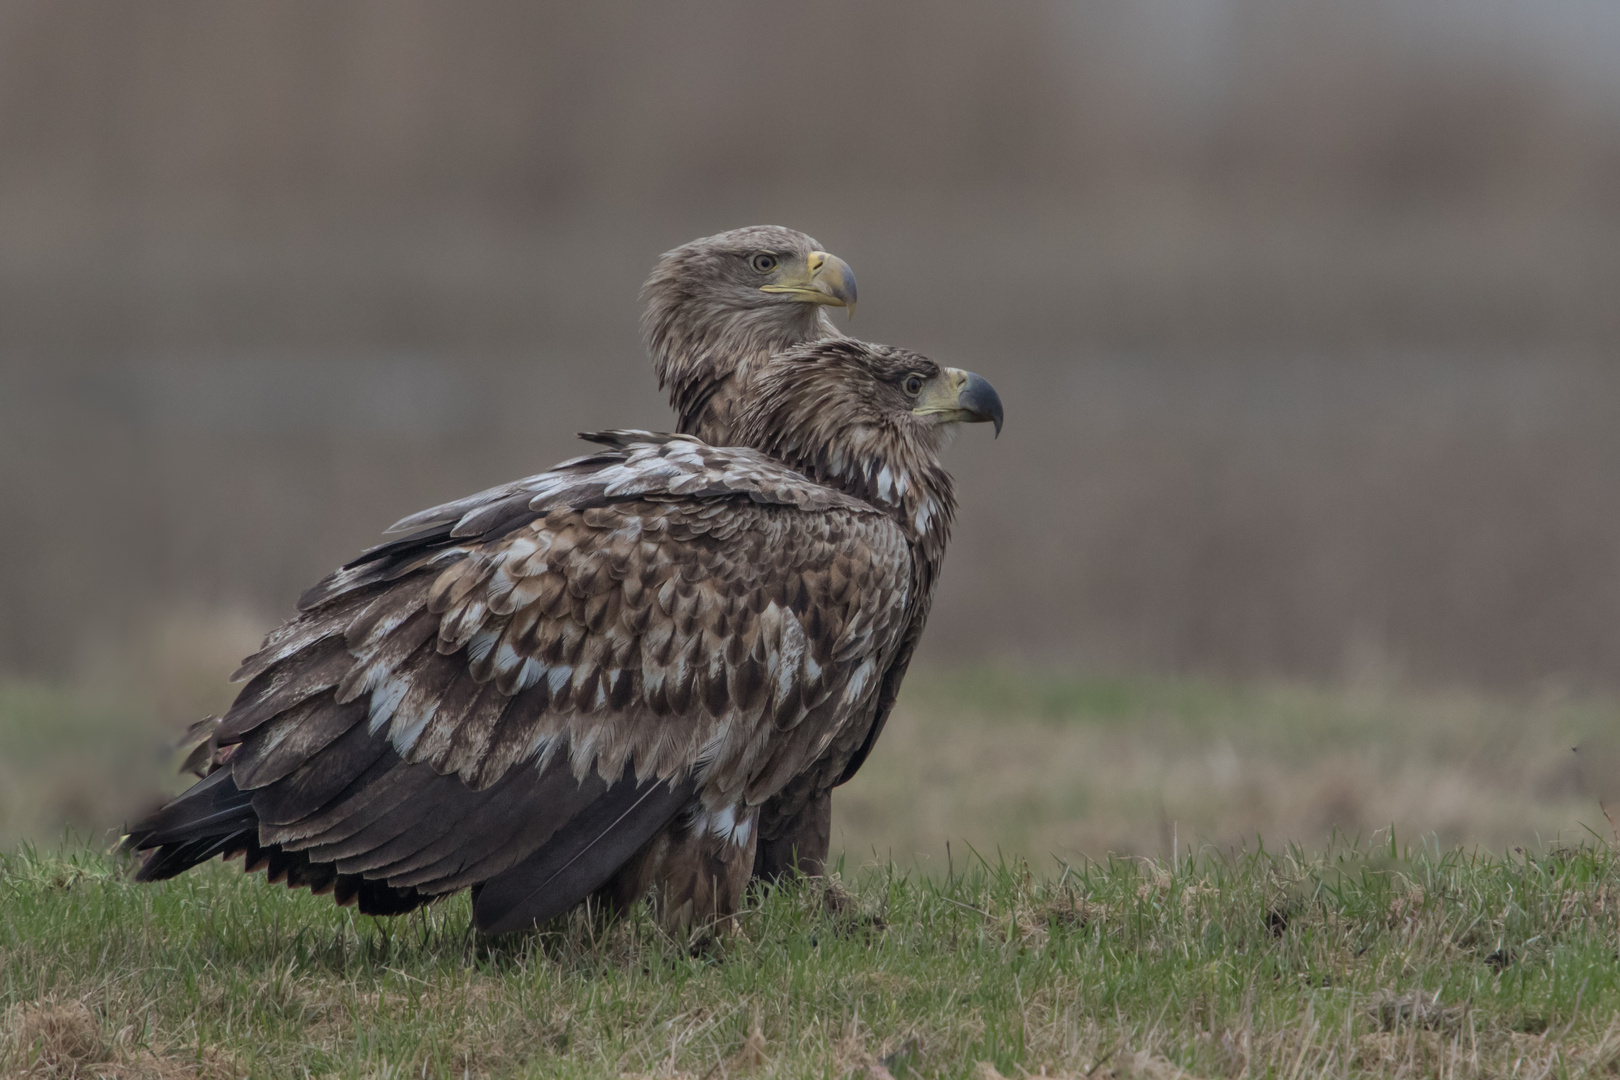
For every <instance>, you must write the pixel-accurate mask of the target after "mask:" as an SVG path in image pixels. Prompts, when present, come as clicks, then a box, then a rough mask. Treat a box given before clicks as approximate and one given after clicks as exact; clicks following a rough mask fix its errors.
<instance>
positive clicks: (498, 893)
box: [473, 777, 694, 934]
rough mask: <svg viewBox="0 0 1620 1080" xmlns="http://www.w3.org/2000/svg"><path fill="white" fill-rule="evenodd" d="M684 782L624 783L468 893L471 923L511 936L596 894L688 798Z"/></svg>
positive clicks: (687, 783)
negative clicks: (472, 920) (471, 906)
mask: <svg viewBox="0 0 1620 1080" xmlns="http://www.w3.org/2000/svg"><path fill="white" fill-rule="evenodd" d="M693 791H694V785H693V783H692V781H690V780H686V781H683V782H682V783H680V784H676V785H674V786H671V785H670V784H668V783H665V782H664V781H662V780H649V781H647V782H645V783H641V784H637V783H634V782H633V781H632V780H631V779H629V778H628V777H626V778H625V779H622V780H620V781H619V782H618V783H617V784H614V785H613V786H612V787H611V788H609V789H608V791H607V793H606V794H605V795H603V796H602V797H601V798H600V799H597V800H596V801H595V802H593V803H592V804H591V805H590V806H588V807H586V808H585V809H584V810H583V811H581V812H580V813H579V814H578V815H577V816H575V817H574V818H573V819H572V820H570V821H569V822H568V824H567V825H564V826H563V827H562V828H561V829H559V830H558V831H557V834H556V835H555V836H553V837H552V838H551V839H550V840H548V841H546V843H545V845H544V846H543V847H541V848H540V850H538V851H536V852H535V853H534V854H533V855H530V856H529V857H528V858H526V859H524V860H523V861H522V862H520V863H518V864H517V865H516V866H514V867H512V868H511V869H510V870H506V871H504V872H502V873H499V874H496V875H495V876H494V877H492V878H490V879H489V880H488V881H486V882H485V883H484V884H482V885H480V886H477V887H476V888H475V889H474V892H473V919H474V921H476V922H477V924H478V928H479V929H480V930H483V931H485V932H486V933H491V934H509V933H512V932H514V931H517V930H523V929H526V928H528V927H530V926H533V925H535V924H537V923H542V922H545V921H546V920H548V919H552V918H555V917H556V916H558V915H561V914H562V913H563V912H565V911H567V910H568V909H569V908H571V907H573V906H574V905H575V904H577V903H579V902H580V901H581V900H583V899H585V898H586V897H587V896H589V895H590V894H591V893H593V892H595V891H596V890H597V889H599V888H600V887H601V886H602V885H603V884H604V883H605V882H606V881H607V880H608V879H609V878H610V877H612V876H613V874H614V873H615V872H617V871H618V870H619V868H620V867H622V866H623V865H624V863H625V861H626V860H628V859H629V858H630V856H632V855H634V854H635V853H636V851H637V850H638V849H639V848H640V847H641V845H643V844H645V843H646V842H647V841H648V840H650V839H651V838H652V836H653V834H654V833H656V832H657V831H658V830H659V829H661V828H663V827H664V826H665V825H667V824H668V823H669V821H670V819H671V818H673V817H674V816H675V815H676V814H677V813H679V812H680V811H681V809H682V807H684V806H686V804H687V803H689V802H690V801H691V799H692V793H693Z"/></svg>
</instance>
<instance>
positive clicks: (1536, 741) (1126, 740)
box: [0, 627, 1620, 876]
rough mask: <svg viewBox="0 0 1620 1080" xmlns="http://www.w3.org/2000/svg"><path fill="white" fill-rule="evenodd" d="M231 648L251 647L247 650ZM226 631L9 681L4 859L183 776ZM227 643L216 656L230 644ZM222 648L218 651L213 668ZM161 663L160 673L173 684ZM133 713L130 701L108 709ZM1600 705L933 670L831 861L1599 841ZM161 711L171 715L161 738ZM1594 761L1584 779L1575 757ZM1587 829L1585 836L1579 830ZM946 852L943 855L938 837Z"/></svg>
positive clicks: (2, 725) (1607, 780) (112, 818)
mask: <svg viewBox="0 0 1620 1080" xmlns="http://www.w3.org/2000/svg"><path fill="white" fill-rule="evenodd" d="M236 636H238V637H240V636H242V635H241V634H238V635H236ZM231 637H232V635H231V634H229V633H226V632H225V631H223V630H221V629H219V628H218V627H216V628H215V629H214V630H213V631H212V637H211V638H210V642H211V644H210V642H205V641H203V640H199V638H198V636H197V635H196V634H195V633H191V634H188V635H181V636H179V637H177V639H176V641H174V642H172V643H171V646H170V648H169V649H168V650H167V651H165V650H163V649H159V648H157V647H156V646H154V650H153V654H154V656H157V657H160V658H161V657H163V656H166V655H171V654H172V653H174V652H177V651H180V650H186V649H189V650H194V651H195V652H196V653H197V654H198V655H197V656H196V657H194V658H193V662H192V663H190V664H189V665H187V664H182V663H180V662H179V661H178V660H176V661H172V662H166V661H163V660H162V659H158V660H155V661H154V662H153V663H154V665H155V666H156V667H157V668H158V669H159V670H157V671H148V672H146V673H145V676H146V677H145V680H144V681H142V682H140V683H139V684H138V685H139V692H132V693H126V694H125V695H123V697H122V699H119V700H117V701H115V699H114V698H113V696H112V693H111V691H110V690H102V691H97V690H94V689H88V690H79V691H66V690H60V689H53V688H51V687H48V686H44V685H40V684H30V683H19V682H13V683H7V684H0V850H3V849H4V848H9V847H13V846H15V845H16V844H17V843H18V842H19V841H25V840H26V841H32V842H36V843H46V844H54V843H57V842H59V841H60V840H61V838H62V836H63V830H64V829H70V828H71V829H72V830H74V831H75V834H76V835H77V836H79V837H82V838H86V839H89V840H92V841H94V842H96V843H102V842H104V841H106V840H108V839H109V838H110V837H111V836H112V835H113V830H115V829H116V828H117V826H118V825H119V824H120V823H121V822H122V821H123V820H125V818H126V816H127V815H128V814H130V813H133V812H138V811H139V810H140V809H142V808H144V806H145V805H146V804H147V802H148V800H150V799H152V798H154V797H156V796H157V795H158V794H159V793H160V792H162V791H172V790H175V786H176V785H177V784H179V783H182V782H183V781H182V780H181V779H180V778H178V777H176V776H174V775H173V772H172V768H173V761H172V757H171V755H170V753H169V751H168V749H167V746H168V740H170V739H172V738H173V737H174V736H175V735H177V734H178V732H179V730H180V727H182V726H183V725H184V723H186V722H189V721H190V720H192V719H195V718H196V717H198V716H201V715H203V714H205V713H206V712H209V711H213V710H218V709H220V708H222V707H223V706H224V705H225V704H226V703H227V702H228V700H229V695H230V687H228V686H227V685H226V684H224V683H223V681H221V680H220V678H219V674H220V673H221V672H223V671H228V670H229V669H230V666H231V665H230V660H229V659H227V657H226V654H229V653H231V652H232V651H233V650H238V651H241V652H245V651H247V650H246V648H245V647H242V646H241V645H240V642H232V641H231V640H230V638H231ZM221 639H224V640H221ZM216 653H217V654H219V655H218V656H215V655H214V654H216ZM165 663H168V669H167V670H163V668H164V665H165ZM130 700H134V701H136V702H138V704H134V705H130V704H123V703H120V701H125V702H127V701H130ZM1617 710H1620V703H1617V702H1616V701H1615V700H1614V699H1612V698H1608V697H1596V696H1577V695H1560V694H1558V693H1556V692H1552V691H1548V692H1546V693H1544V694H1542V695H1540V696H1538V697H1525V698H1514V697H1508V696H1490V695H1482V694H1474V693H1461V692H1458V693H1439V692H1418V691H1409V690H1396V689H1388V688H1381V687H1378V686H1367V687H1363V688H1359V689H1358V688H1349V689H1345V688H1339V689H1327V688H1312V687H1309V686H1301V685H1289V684H1281V683H1252V684H1222V683H1217V682H1202V681H1196V680H1172V679H1158V678H1140V679H1076V678H1065V677H1063V676H1061V675H1057V674H1053V673H1050V672H1048V673H1040V672H1036V671H1019V670H1016V669H1009V668H996V667H976V668H973V667H970V668H963V669H954V670H952V669H945V668H938V667H933V668H929V667H925V668H923V669H921V670H916V671H914V672H913V673H912V674H911V676H910V678H908V679H907V682H906V689H905V693H904V695H903V696H902V699H901V703H900V706H899V708H898V710H897V711H896V713H895V715H894V717H893V718H892V720H891V722H890V724H889V726H888V729H887V730H886V731H885V732H884V735H883V738H882V740H881V741H880V742H879V744H878V748H877V750H876V752H875V753H874V754H873V756H872V758H871V760H870V761H869V762H868V763H867V765H866V766H865V768H863V769H862V771H861V772H860V774H859V775H858V776H857V777H856V779H855V780H854V781H853V782H851V783H850V784H848V785H846V786H845V787H843V788H841V789H840V790H839V792H838V794H837V797H836V798H835V800H834V805H835V818H834V846H835V848H841V849H842V851H843V852H844V855H845V865H846V867H848V868H853V867H855V866H859V865H861V864H864V863H867V862H872V861H874V860H877V861H880V862H887V861H889V860H890V859H892V860H894V861H895V862H896V863H898V864H899V865H902V866H906V867H915V868H917V869H920V870H921V871H923V872H925V873H927V874H930V875H934V876H937V875H940V874H944V873H947V872H948V870H949V864H950V863H951V862H953V861H954V862H955V863H956V865H958V866H960V865H963V864H964V862H963V860H966V859H968V858H970V857H971V855H970V852H972V851H977V852H979V853H981V854H983V855H985V856H987V857H989V858H992V859H994V858H995V857H996V855H997V853H998V852H999V853H1003V854H1006V855H1008V856H1027V857H1028V858H1029V859H1030V860H1031V862H1032V865H1033V866H1034V867H1035V868H1036V870H1037V871H1038V872H1040V873H1043V874H1045V873H1052V872H1055V871H1056V868H1057V866H1058V863H1057V862H1055V861H1054V859H1061V860H1069V861H1074V860H1076V859H1079V858H1082V857H1090V858H1094V859H1095V858H1103V857H1105V856H1107V855H1108V854H1109V853H1116V854H1133V855H1155V854H1162V855H1165V856H1168V855H1169V853H1170V851H1171V849H1172V846H1173V845H1174V846H1175V847H1176V848H1177V849H1179V850H1180V851H1182V852H1183V853H1185V852H1186V851H1187V850H1188V847H1189V845H1190V846H1192V847H1194V848H1197V847H1199V846H1202V845H1214V846H1216V847H1217V848H1220V849H1223V850H1224V849H1230V848H1233V847H1242V846H1244V845H1248V846H1249V847H1253V846H1254V844H1255V843H1256V841H1257V838H1258V839H1263V842H1264V843H1265V844H1267V845H1268V846H1273V847H1275V846H1278V845H1283V844H1287V843H1289V842H1294V843H1298V844H1301V845H1304V846H1305V847H1306V848H1308V849H1320V848H1322V847H1324V846H1325V845H1326V844H1327V843H1328V841H1329V838H1330V836H1331V835H1332V834H1333V833H1334V832H1337V833H1339V834H1341V835H1342V836H1347V837H1350V838H1355V837H1358V836H1359V837H1360V838H1362V839H1363V840H1365V841H1369V842H1370V841H1372V840H1374V839H1379V840H1383V839H1387V837H1388V832H1387V830H1388V829H1389V828H1390V827H1391V826H1393V827H1394V830H1395V835H1396V837H1397V838H1398V839H1399V840H1401V841H1403V842H1404V841H1408V840H1411V841H1416V840H1417V839H1418V838H1419V837H1420V836H1422V837H1426V838H1428V840H1429V842H1431V843H1438V844H1439V845H1440V846H1441V847H1442V848H1447V847H1451V846H1454V845H1465V846H1470V847H1475V846H1477V847H1479V848H1481V849H1483V850H1487V851H1494V852H1497V853H1500V852H1502V851H1504V850H1506V849H1508V848H1511V847H1515V846H1521V847H1525V848H1528V849H1532V850H1535V849H1539V848H1540V847H1541V846H1543V845H1544V844H1549V843H1554V842H1564V843H1567V842H1571V841H1576V840H1581V839H1591V838H1592V836H1593V834H1594V833H1596V834H1598V835H1600V836H1602V837H1604V838H1609V837H1610V836H1611V826H1610V825H1609V823H1608V822H1607V821H1606V820H1605V819H1604V816H1603V813H1602V811H1601V809H1600V806H1599V800H1600V799H1602V798H1604V797H1605V796H1607V797H1608V798H1609V799H1610V800H1611V801H1610V804H1609V805H1610V808H1611V810H1613V809H1614V807H1615V805H1616V802H1617V801H1620V799H1617V798H1616V797H1617V796H1620V790H1616V791H1612V792H1611V791H1609V790H1607V788H1606V787H1605V785H1608V786H1609V787H1615V786H1616V785H1617V784H1620V767H1617V763H1616V761H1615V760H1614V759H1613V757H1612V756H1611V757H1609V758H1602V757H1599V758H1597V759H1596V760H1593V758H1592V756H1591V755H1592V754H1593V753H1595V752H1598V751H1601V749H1602V747H1601V746H1597V747H1595V748H1594V743H1595V741H1596V740H1601V738H1602V736H1603V734H1604V733H1605V732H1613V731H1615V730H1620V718H1617V715H1616V713H1617ZM159 717H162V718H164V721H165V722H160V721H159ZM1575 746H1582V747H1583V748H1588V749H1587V755H1588V756H1587V758H1586V760H1585V762H1584V765H1585V767H1584V768H1583V760H1582V758H1581V756H1579V755H1577V754H1576V753H1574V752H1572V750H1571V748H1572V747H1575ZM1589 830H1590V831H1589ZM947 841H948V842H949V843H950V844H951V857H950V858H949V859H948V858H947V853H946V843H947Z"/></svg>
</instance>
